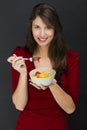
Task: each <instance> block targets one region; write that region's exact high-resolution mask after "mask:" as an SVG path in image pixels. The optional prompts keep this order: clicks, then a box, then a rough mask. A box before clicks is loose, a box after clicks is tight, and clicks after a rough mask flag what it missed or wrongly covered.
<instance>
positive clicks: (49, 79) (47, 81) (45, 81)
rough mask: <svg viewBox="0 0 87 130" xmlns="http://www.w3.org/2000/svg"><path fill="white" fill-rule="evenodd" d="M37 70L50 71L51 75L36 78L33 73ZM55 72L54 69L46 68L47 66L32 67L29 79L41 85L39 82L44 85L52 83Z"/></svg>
mask: <svg viewBox="0 0 87 130" xmlns="http://www.w3.org/2000/svg"><path fill="white" fill-rule="evenodd" d="M38 71H39V72H43V71H46V72H47V73H50V74H51V75H50V76H49V77H45V78H44V77H42V78H41V77H40V78H37V77H36V76H34V75H35V73H36V72H38ZM55 74H56V71H55V70H54V69H51V68H47V67H41V68H37V69H33V70H31V71H30V72H29V75H30V78H31V81H32V82H33V83H35V84H37V85H38V86H39V85H41V84H42V85H44V86H49V85H50V84H51V83H52V80H53V79H54V77H55Z"/></svg>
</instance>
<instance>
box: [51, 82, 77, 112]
mask: <svg viewBox="0 0 87 130" xmlns="http://www.w3.org/2000/svg"><path fill="white" fill-rule="evenodd" d="M49 89H50V91H51V93H52V95H53V97H54V99H55V100H56V102H57V103H58V105H59V106H60V107H61V108H62V109H63V110H64V111H65V112H66V113H68V114H71V113H72V112H74V111H75V104H74V102H73V100H72V97H71V96H70V95H68V94H67V93H66V92H65V91H64V90H63V89H62V88H61V87H60V86H59V85H58V84H57V83H56V82H54V83H53V84H52V85H50V86H49Z"/></svg>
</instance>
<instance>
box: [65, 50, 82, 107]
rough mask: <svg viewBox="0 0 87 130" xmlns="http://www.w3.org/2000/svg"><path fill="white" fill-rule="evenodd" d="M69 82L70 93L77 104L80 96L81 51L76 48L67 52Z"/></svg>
mask: <svg viewBox="0 0 87 130" xmlns="http://www.w3.org/2000/svg"><path fill="white" fill-rule="evenodd" d="M67 64H68V72H67V83H68V89H67V91H68V94H69V95H71V96H72V98H73V100H74V102H75V104H76V105H77V103H78V96H79V87H80V81H79V78H80V77H79V53H78V52H77V51H75V50H70V51H68V52H67Z"/></svg>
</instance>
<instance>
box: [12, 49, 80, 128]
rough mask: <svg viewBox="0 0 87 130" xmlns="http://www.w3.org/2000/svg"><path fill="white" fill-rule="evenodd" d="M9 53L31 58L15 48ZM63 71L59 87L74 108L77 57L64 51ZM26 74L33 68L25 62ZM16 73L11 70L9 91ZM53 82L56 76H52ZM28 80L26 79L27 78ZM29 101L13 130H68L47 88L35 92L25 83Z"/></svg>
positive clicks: (13, 89)
mask: <svg viewBox="0 0 87 130" xmlns="http://www.w3.org/2000/svg"><path fill="white" fill-rule="evenodd" d="M13 53H15V54H16V55H17V56H23V57H31V56H32V54H29V52H28V51H26V50H25V48H23V47H17V48H15V49H14V51H13ZM66 58H67V65H68V69H67V71H64V72H63V73H62V74H61V75H60V80H61V87H62V88H63V89H64V90H65V91H66V92H67V93H68V94H70V95H71V96H72V98H73V100H74V102H75V104H76V105H77V102H78V93H79V54H78V53H77V52H76V51H75V50H68V51H67V55H66ZM26 65H27V70H28V72H29V71H31V70H32V69H34V68H35V66H34V63H33V62H30V61H26ZM18 78H19V73H18V72H17V71H16V70H14V69H12V91H13V92H14V91H15V89H16V85H17V82H18ZM56 78H57V76H56ZM28 80H29V75H28ZM28 91H29V100H28V103H27V105H26V107H25V109H24V110H23V111H21V112H20V114H19V117H18V121H17V125H16V129H15V130H69V128H68V122H67V119H66V113H65V112H64V111H63V110H62V109H61V108H60V106H59V105H58V104H57V103H56V101H55V100H54V98H53V96H52V94H51V92H50V90H49V88H47V89H46V90H44V91H43V90H38V89H36V88H35V87H33V86H32V85H30V84H29V82H28Z"/></svg>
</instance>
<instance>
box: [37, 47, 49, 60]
mask: <svg viewBox="0 0 87 130" xmlns="http://www.w3.org/2000/svg"><path fill="white" fill-rule="evenodd" d="M35 55H37V56H40V57H43V58H47V57H48V48H47V47H38V49H37V50H36V53H35Z"/></svg>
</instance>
